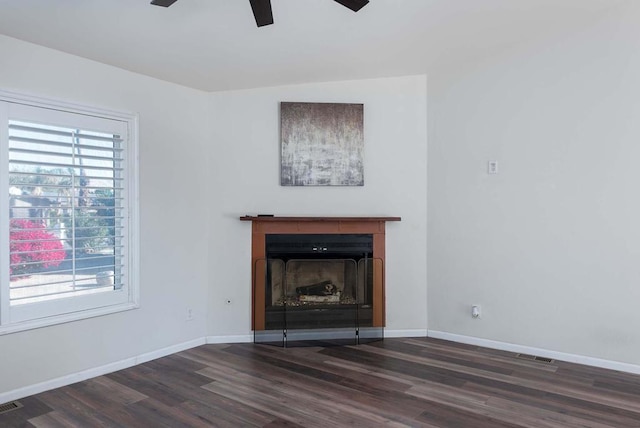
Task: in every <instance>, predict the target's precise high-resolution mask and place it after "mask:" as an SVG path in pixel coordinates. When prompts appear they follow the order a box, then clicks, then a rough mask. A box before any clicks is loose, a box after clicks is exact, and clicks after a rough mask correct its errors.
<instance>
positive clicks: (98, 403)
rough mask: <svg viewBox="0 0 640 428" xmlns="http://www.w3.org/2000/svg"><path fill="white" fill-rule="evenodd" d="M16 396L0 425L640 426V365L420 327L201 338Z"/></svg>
mask: <svg viewBox="0 0 640 428" xmlns="http://www.w3.org/2000/svg"><path fill="white" fill-rule="evenodd" d="M19 401H20V402H21V403H22V404H23V405H24V407H22V408H20V409H16V410H13V411H11V412H8V413H5V414H2V415H0V427H65V428H66V427H82V428H86V427H171V428H175V427H210V426H214V427H217V426H220V427H339V426H355V427H378V426H389V427H407V426H408V427H455V428H459V427H474V428H482V427H491V428H500V427H535V428H539V427H563V428H564V427H594V428H595V427H616V428H622V427H640V376H637V375H631V374H627V373H621V372H615V371H610V370H604V369H598V368H593V367H586V366H580V365H576V364H570V363H564V362H558V361H554V362H551V363H545V362H540V361H533V360H528V359H524V358H521V357H518V356H516V355H515V354H512V353H509V352H503V351H496V350H491V349H486V348H479V347H475V346H469V345H462V344H457V343H452V342H446V341H442V340H436V339H426V338H411V339H409V338H405V339H385V340H384V341H382V342H376V343H373V344H369V345H360V346H344V347H319V346H316V347H306V348H287V349H283V348H278V347H272V346H267V345H255V344H231V345H205V346H200V347H197V348H194V349H190V350H188V351H184V352H180V353H177V354H174V355H170V356H168V357H165V358H161V359H157V360H154V361H151V362H148V363H145V364H141V365H138V366H135V367H132V368H129V369H126V370H122V371H119V372H116V373H112V374H109V375H106V376H101V377H98V378H94V379H90V380H87V381H84V382H79V383H76V384H74V385H70V386H67V387H64V388H59V389H56V390H52V391H48V392H45V393H42V394H38V395H35V396H32V397H28V398H25V399H22V400H19Z"/></svg>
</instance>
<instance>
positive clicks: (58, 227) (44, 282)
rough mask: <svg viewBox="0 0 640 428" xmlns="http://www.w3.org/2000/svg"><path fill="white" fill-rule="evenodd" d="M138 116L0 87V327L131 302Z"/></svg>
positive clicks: (79, 314) (115, 308)
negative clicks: (4, 90) (25, 95)
mask: <svg viewBox="0 0 640 428" xmlns="http://www.w3.org/2000/svg"><path fill="white" fill-rule="evenodd" d="M136 159H137V141H136V118H135V116H133V115H127V114H121V113H114V112H106V111H100V110H96V109H90V108H82V107H77V106H70V105H66V104H61V103H51V102H42V101H39V100H34V99H25V98H23V97H17V96H15V95H12V94H7V93H2V92H0V195H1V196H0V198H2V199H0V200H2V201H3V203H0V249H1V250H0V332H10V331H15V330H21V329H26V328H32V327H39V326H42V325H48V324H53V323H57V322H65V321H69V320H73V319H80V318H85V317H91V316H96V315H102V314H105V313H109V312H115V311H119V310H124V309H130V308H133V307H136V305H137V300H138V293H137V278H136V277H137V275H136V269H137V262H136V257H137V256H136V255H137V251H136V248H137V246H136V241H137V239H136V236H135V230H136V227H135V224H136V218H137V216H136V213H137V207H136V201H137V197H136V194H137V172H136Z"/></svg>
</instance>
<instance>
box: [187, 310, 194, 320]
mask: <svg viewBox="0 0 640 428" xmlns="http://www.w3.org/2000/svg"><path fill="white" fill-rule="evenodd" d="M192 319H193V309H191V308H187V321H191V320H192Z"/></svg>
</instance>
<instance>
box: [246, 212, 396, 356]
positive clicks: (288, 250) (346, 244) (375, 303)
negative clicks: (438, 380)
mask: <svg viewBox="0 0 640 428" xmlns="http://www.w3.org/2000/svg"><path fill="white" fill-rule="evenodd" d="M240 220H242V221H251V222H252V239H251V242H252V244H251V248H252V251H251V259H252V260H251V262H252V263H251V270H252V311H251V313H252V329H253V331H254V341H255V342H256V343H270V344H277V345H280V346H292V345H299V344H306V343H309V342H311V343H316V342H317V341H318V340H322V341H323V342H324V343H325V344H326V343H340V344H343V343H349V344H351V343H354V344H357V343H362V342H366V341H371V340H379V339H382V337H383V334H384V324H385V297H384V296H385V281H384V280H385V278H384V260H385V224H386V222H387V221H399V220H400V218H399V217H275V216H256V217H253V216H245V217H241V218H240Z"/></svg>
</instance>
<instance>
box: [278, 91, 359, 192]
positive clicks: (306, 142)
mask: <svg viewBox="0 0 640 428" xmlns="http://www.w3.org/2000/svg"><path fill="white" fill-rule="evenodd" d="M280 133H281V149H282V153H281V168H280V184H281V185H282V186H363V185H364V166H363V163H364V160H363V158H364V156H363V155H364V106H363V105H362V104H338V103H292V102H282V103H280Z"/></svg>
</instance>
